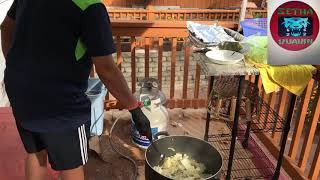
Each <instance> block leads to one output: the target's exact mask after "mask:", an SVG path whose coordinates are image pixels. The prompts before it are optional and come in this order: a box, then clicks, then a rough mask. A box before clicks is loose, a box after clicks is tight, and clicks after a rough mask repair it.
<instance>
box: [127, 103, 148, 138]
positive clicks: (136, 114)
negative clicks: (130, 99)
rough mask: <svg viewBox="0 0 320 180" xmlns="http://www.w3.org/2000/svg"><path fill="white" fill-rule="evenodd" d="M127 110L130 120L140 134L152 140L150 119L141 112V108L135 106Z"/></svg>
mask: <svg viewBox="0 0 320 180" xmlns="http://www.w3.org/2000/svg"><path fill="white" fill-rule="evenodd" d="M129 111H130V113H131V115H132V120H133V122H134V124H135V127H136V128H137V130H138V131H139V133H140V135H142V136H146V137H147V138H148V139H149V140H152V133H151V127H150V121H149V119H148V118H147V117H146V115H145V114H144V113H143V112H142V110H141V108H140V107H137V108H135V109H132V110H129Z"/></svg>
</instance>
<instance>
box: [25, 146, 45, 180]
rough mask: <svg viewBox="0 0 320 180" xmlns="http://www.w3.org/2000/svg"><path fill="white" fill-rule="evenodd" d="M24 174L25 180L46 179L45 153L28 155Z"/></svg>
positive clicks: (43, 151)
mask: <svg viewBox="0 0 320 180" xmlns="http://www.w3.org/2000/svg"><path fill="white" fill-rule="evenodd" d="M25 174H26V179H27V180H45V179H47V151H46V150H42V151H40V152H37V153H30V154H28V155H27V158H26V165H25Z"/></svg>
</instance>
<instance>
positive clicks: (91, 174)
mask: <svg viewBox="0 0 320 180" xmlns="http://www.w3.org/2000/svg"><path fill="white" fill-rule="evenodd" d="M120 113H121V112H119V111H112V112H107V113H106V116H105V119H106V120H105V131H104V133H103V135H102V136H100V137H92V138H91V140H90V148H91V149H93V150H95V152H96V153H93V152H91V153H90V156H89V162H88V164H87V165H86V166H85V173H86V180H106V179H110V180H129V179H130V177H131V176H132V174H133V166H132V164H130V162H128V161H127V160H124V159H122V158H119V156H118V155H117V154H115V153H114V152H113V151H112V150H111V147H110V145H109V142H108V137H109V129H110V127H111V124H112V123H113V121H114V120H115V117H118V116H119V114H120ZM169 114H170V127H169V133H170V134H172V135H192V136H194V137H198V138H201V139H202V138H203V132H204V128H205V110H204V109H200V110H193V109H190V110H181V109H174V110H170V111H169ZM0 119H1V121H2V123H1V124H0V131H1V133H0V138H1V146H0V159H1V161H0V177H1V180H23V179H24V168H23V166H24V162H23V160H24V158H25V152H24V149H23V146H22V144H21V142H20V138H19V136H18V133H17V131H16V128H15V124H14V119H13V117H12V114H11V113H10V111H8V110H4V109H0ZM226 132H230V130H229V128H228V127H227V126H226V125H225V123H222V122H219V121H217V122H214V123H211V126H210V134H221V133H226ZM113 140H114V142H115V146H116V147H117V149H119V150H120V151H121V152H122V153H124V154H126V155H128V156H130V157H132V158H133V159H135V161H136V162H137V164H138V166H139V178H138V179H139V180H144V152H143V151H141V150H140V149H138V148H136V147H135V146H134V145H133V144H132V142H131V140H130V115H129V114H126V115H125V116H124V117H123V118H121V120H120V121H119V123H118V124H117V126H116V128H115V131H114V135H113ZM239 142H240V141H237V146H236V147H237V148H241V144H240V143H239ZM252 142H253V141H252ZM212 144H213V145H214V146H215V147H217V148H218V147H219V148H224V147H228V140H222V141H215V142H213V143H212ZM252 145H254V142H253V143H250V145H249V147H251V146H252ZM219 148H218V149H219ZM251 149H252V148H248V150H245V149H241V151H240V150H239V151H237V152H236V153H235V157H240V158H239V159H237V160H235V161H234V169H233V170H236V171H235V173H233V174H232V176H233V177H234V179H235V178H236V177H243V176H244V175H247V176H259V175H261V174H264V173H265V172H264V171H263V169H262V168H263V165H265V163H270V161H269V160H268V159H267V158H266V159H265V160H263V161H262V160H261V159H258V160H257V159H243V157H251V156H253V155H256V154H257V153H256V152H255V150H254V149H253V151H251ZM257 149H260V148H257ZM259 152H260V150H259ZM261 152H262V151H261ZM221 154H222V156H223V159H224V166H223V169H224V170H225V169H226V162H227V158H228V151H225V149H224V150H223V149H222V152H221ZM260 155H261V153H260ZM264 157H265V156H264ZM241 159H243V160H241ZM271 165H272V164H271ZM259 166H260V167H259ZM257 168H260V170H257ZM253 169H256V170H253ZM261 169H262V170H261ZM48 179H50V180H56V179H58V174H57V173H56V172H54V171H52V170H50V169H49V175H48ZM239 179H244V178H239ZM281 179H289V178H288V177H286V176H281Z"/></svg>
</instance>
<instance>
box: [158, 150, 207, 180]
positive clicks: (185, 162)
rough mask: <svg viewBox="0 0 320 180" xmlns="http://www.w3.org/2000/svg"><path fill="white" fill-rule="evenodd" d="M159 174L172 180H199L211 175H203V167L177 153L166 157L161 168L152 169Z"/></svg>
mask: <svg viewBox="0 0 320 180" xmlns="http://www.w3.org/2000/svg"><path fill="white" fill-rule="evenodd" d="M153 168H154V170H155V171H157V172H158V173H159V174H161V175H163V176H166V177H168V178H170V179H174V180H201V179H206V178H208V177H210V176H212V175H211V174H204V171H205V166H204V165H203V164H202V163H198V162H196V161H195V160H193V159H191V158H190V157H189V156H188V155H186V154H180V153H177V154H176V155H174V156H171V157H167V158H165V160H164V163H163V164H162V166H155V167H153Z"/></svg>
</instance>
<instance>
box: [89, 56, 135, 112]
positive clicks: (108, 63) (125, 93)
mask: <svg viewBox="0 0 320 180" xmlns="http://www.w3.org/2000/svg"><path fill="white" fill-rule="evenodd" d="M92 60H93V63H94V65H95V68H96V71H97V74H98V75H99V78H100V79H101V81H102V82H103V84H105V85H106V86H107V88H108V91H109V92H110V93H111V94H112V95H113V96H114V97H115V98H116V99H117V100H118V101H119V102H120V104H121V105H123V106H125V108H127V109H132V108H134V107H135V106H137V105H138V104H137V103H138V102H137V100H136V99H135V98H134V97H133V95H132V93H131V90H130V89H129V87H128V84H127V82H126V80H125V78H124V76H123V74H122V72H121V71H120V70H119V68H118V67H117V65H116V63H114V61H113V57H112V55H108V56H100V57H93V58H92Z"/></svg>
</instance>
